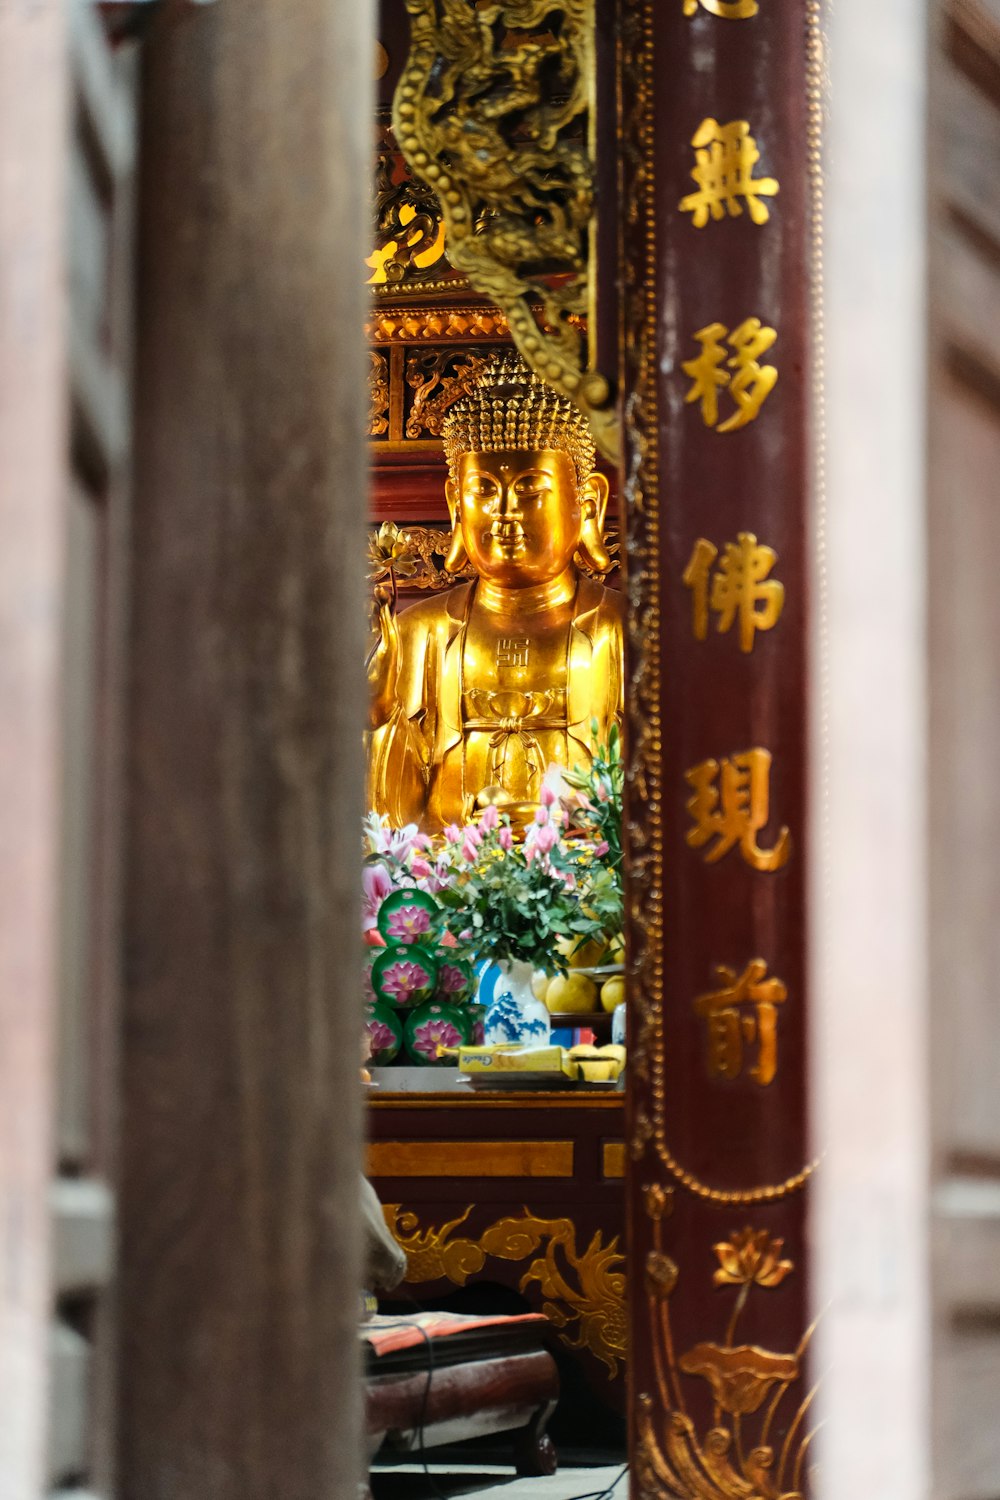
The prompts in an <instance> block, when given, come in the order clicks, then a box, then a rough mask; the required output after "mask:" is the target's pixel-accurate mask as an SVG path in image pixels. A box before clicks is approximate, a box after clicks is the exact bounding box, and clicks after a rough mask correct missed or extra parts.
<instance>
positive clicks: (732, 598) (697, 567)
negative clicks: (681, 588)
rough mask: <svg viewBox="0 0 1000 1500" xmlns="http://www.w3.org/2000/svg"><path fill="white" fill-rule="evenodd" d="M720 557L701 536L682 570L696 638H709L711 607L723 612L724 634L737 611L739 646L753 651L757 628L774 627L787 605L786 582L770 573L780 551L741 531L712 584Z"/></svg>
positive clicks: (720, 622)
mask: <svg viewBox="0 0 1000 1500" xmlns="http://www.w3.org/2000/svg"><path fill="white" fill-rule="evenodd" d="M718 556H719V550H718V548H717V547H715V546H713V545H712V543H711V542H709V541H706V539H705V538H704V537H703V536H702V537H699V538H698V540H697V541H696V542H695V544H694V551H693V552H692V553H691V561H690V562H689V563H688V565H687V567H686V568H685V569H684V573H683V575H682V576H683V579H684V582H685V583H686V584H687V586H688V588H689V589H690V590H691V594H692V610H693V615H694V620H693V626H694V638H695V640H696V641H703V640H705V639H706V637H707V635H708V613H709V610H710V609H711V610H712V611H713V612H714V613H715V614H717V615H718V617H719V618H718V621H717V628H718V631H719V634H720V635H724V634H725V633H726V631H727V630H729V629H731V627H732V625H733V622H734V621H735V619H736V617H737V615H738V616H739V621H740V650H741V651H752V650H753V643H754V636H755V634H756V632H757V631H758V630H771V629H773V627H774V626H775V625H776V624H777V623H778V617H779V616H780V614H781V611H782V609H783V607H784V603H785V585H784V584H783V583H779V582H778V580H777V579H776V578H769V577H768V574H769V573H770V571H771V569H772V568H773V567H774V565H775V563H776V562H777V561H778V554H777V553H776V552H775V551H774V549H773V548H772V547H762V546H760V545H759V544H758V541H757V538H756V537H755V536H754V534H753V532H752V531H741V532H740V533H739V535H738V536H737V539H736V541H735V542H727V543H726V548H725V551H724V552H723V554H722V558H721V560H720V561H719V563H718V566H717V567H716V569H715V576H714V577H713V578H711V588H710V587H709V580H710V574H711V571H712V564H713V563H714V562H715V560H716V558H717V557H718Z"/></svg>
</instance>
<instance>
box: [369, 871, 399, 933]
mask: <svg viewBox="0 0 1000 1500" xmlns="http://www.w3.org/2000/svg"><path fill="white" fill-rule="evenodd" d="M361 887H362V890H363V892H364V895H363V899H362V903H361V930H362V932H370V931H371V929H372V928H373V927H375V926H376V925H377V923H378V913H379V907H380V906H381V905H382V902H383V901H384V900H385V898H386V896H388V895H390V894H391V893H392V892H393V891H394V890H395V886H394V885H393V881H392V876H391V875H390V874H389V871H388V870H387V869H386V867H385V865H365V867H364V869H363V870H362V872H361Z"/></svg>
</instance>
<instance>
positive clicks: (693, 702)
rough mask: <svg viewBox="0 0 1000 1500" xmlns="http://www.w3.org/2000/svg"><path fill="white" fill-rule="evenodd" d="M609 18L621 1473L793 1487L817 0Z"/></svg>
mask: <svg viewBox="0 0 1000 1500" xmlns="http://www.w3.org/2000/svg"><path fill="white" fill-rule="evenodd" d="M621 21H622V27H623V46H622V54H621V118H620V132H621V140H622V152H623V162H624V194H623V203H624V204H625V206H626V207H625V215H624V226H623V234H624V240H623V259H624V307H623V350H624V356H625V361H624V371H623V380H624V388H625V389H624V395H625V400H624V415H625V423H624V426H625V431H624V449H625V484H624V500H625V510H626V519H627V528H628V575H629V576H628V594H629V603H630V621H629V651H630V660H629V671H628V680H629V691H628V712H629V719H628V730H629V734H628V756H629V780H628V827H627V832H628V841H629V876H630V895H629V902H628V904H629V917H630V929H629V930H630V937H629V952H630V981H629V982H630V991H629V993H630V1007H631V1010H630V1018H629V1024H630V1037H629V1041H630V1100H629V1116H630V1122H629V1126H628V1135H629V1141H630V1151H631V1157H632V1163H633V1166H632V1170H631V1173H630V1187H629V1201H630V1207H629V1214H630V1232H631V1238H630V1247H631V1255H632V1261H631V1288H632V1331H631V1344H630V1360H631V1366H630V1381H631V1388H632V1452H633V1479H634V1485H635V1489H634V1493H635V1494H637V1495H638V1496H643V1497H645V1496H648V1497H650V1500H652V1497H653V1496H660V1495H663V1494H664V1493H669V1494H676V1495H682V1496H685V1497H686V1496H688V1495H691V1496H693V1495H695V1494H709V1493H712V1494H716V1493H718V1494H723V1493H725V1494H734V1495H735V1494H743V1493H750V1492H751V1491H752V1492H753V1493H755V1494H756V1493H760V1492H764V1491H765V1490H766V1491H767V1492H768V1493H770V1491H771V1486H772V1485H774V1486H776V1490H777V1492H780V1493H782V1494H785V1493H789V1492H796V1493H798V1492H799V1491H800V1489H801V1488H802V1484H803V1483H804V1476H805V1475H806V1474H807V1472H808V1469H809V1467H810V1464H811V1460H810V1458H809V1441H810V1435H811V1432H812V1428H813V1423H812V1421H811V1419H810V1417H809V1403H810V1397H809V1392H810V1384H811V1382H810V1378H809V1350H808V1343H809V1336H808V1331H807V1328H808V1323H809V1308H810V1303H809V1254H808V1242H807V1238H806V1233H805V1231H806V1201H807V1197H808V1190H809V1184H810V1181H811V1176H812V1166H811V1162H810V1157H811V1154H812V1153H811V1151H810V1144H809V1141H808V1139H807V1128H806V1124H807V1122H806V1111H805V1085H806V1067H805V1046H806V1029H807V1028H806V1021H807V1005H808V1000H807V993H806V940H807V930H806V908H805V877H806V870H807V852H808V849H809V830H808V827H807V819H806V780H805V765H806V696H805V682H806V650H807V639H808V637H807V621H808V598H807V568H806V556H807V553H806V535H807V518H808V499H809V485H808V481H809V467H808V434H809V418H810V410H811V369H812V365H811V361H812V346H811V341H810V324H811V312H812V301H811V298H812V286H811V278H810V263H811V256H812V253H813V237H814V229H815V227H816V222H815V215H816V213H817V206H818V200H817V199H816V197H815V190H816V188H817V187H818V180H817V168H818V147H819V107H820V101H819V88H820V76H819V65H820V55H819V7H818V4H816V3H815V0H790V3H785V4H777V5H776V4H769V3H767V0H762V3H758V0H725V3H723V0H687V3H683V4H682V3H681V0H672V3H670V4H664V3H662V0H622V4H621Z"/></svg>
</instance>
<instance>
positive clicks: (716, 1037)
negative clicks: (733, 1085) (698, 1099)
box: [694, 958, 788, 1087]
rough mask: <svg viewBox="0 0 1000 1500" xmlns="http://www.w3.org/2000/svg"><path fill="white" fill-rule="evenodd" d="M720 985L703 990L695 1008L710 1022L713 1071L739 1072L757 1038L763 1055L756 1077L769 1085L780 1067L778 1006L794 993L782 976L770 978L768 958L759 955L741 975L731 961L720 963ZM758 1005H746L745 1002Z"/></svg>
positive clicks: (730, 1074) (755, 1068)
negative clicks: (745, 1052)
mask: <svg viewBox="0 0 1000 1500" xmlns="http://www.w3.org/2000/svg"><path fill="white" fill-rule="evenodd" d="M715 972H716V974H717V975H718V978H719V983H720V986H721V987H720V988H719V989H718V990H714V991H713V992H712V993H711V994H708V995H699V996H698V998H697V1000H696V1001H695V1002H694V1008H695V1010H696V1012H697V1013H698V1015H699V1016H704V1017H705V1020H706V1022H707V1023H708V1058H707V1062H708V1076H709V1077H710V1078H738V1077H739V1075H740V1074H741V1073H742V1071H743V1049H744V1045H745V1044H748V1045H752V1044H753V1043H754V1042H756V1043H757V1061H756V1062H755V1064H754V1066H753V1067H752V1068H751V1069H750V1077H751V1078H752V1079H753V1080H754V1082H755V1083H759V1084H760V1085H761V1086H762V1087H766V1086H767V1085H768V1084H769V1083H771V1082H772V1080H773V1079H774V1076H775V1074H776V1073H777V1071H778V1011H777V1007H778V1006H779V1005H780V1004H781V1003H782V1002H783V1001H784V1000H786V999H787V998H788V989H787V987H786V986H785V984H784V983H783V982H782V980H780V979H774V978H772V979H765V977H764V976H765V974H766V973H767V964H766V963H765V962H764V960H763V959H762V958H754V959H751V961H750V962H749V963H748V964H747V966H746V968H745V969H744V970H743V973H742V974H741V975H740V976H739V977H738V978H737V975H736V970H735V969H731V968H729V966H728V965H727V964H719V965H717V967H716V971H715ZM741 1005H742V1006H745V1007H747V1006H748V1007H752V1009H750V1010H749V1011H748V1010H744V1011H742V1012H741V1011H740V1010H739V1007H740V1006H741Z"/></svg>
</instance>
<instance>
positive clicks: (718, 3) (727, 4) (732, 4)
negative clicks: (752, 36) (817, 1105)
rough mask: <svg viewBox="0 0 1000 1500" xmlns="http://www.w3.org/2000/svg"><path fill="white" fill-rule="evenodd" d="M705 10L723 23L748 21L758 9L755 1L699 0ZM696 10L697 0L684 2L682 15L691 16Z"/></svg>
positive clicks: (685, 0)
mask: <svg viewBox="0 0 1000 1500" xmlns="http://www.w3.org/2000/svg"><path fill="white" fill-rule="evenodd" d="M701 3H702V5H703V6H704V7H705V9H706V10H707V11H709V12H711V14H712V15H713V16H721V17H722V18H723V20H725V21H748V20H749V19H750V17H751V16H755V15H756V14H757V12H758V10H759V9H760V6H759V5H758V4H757V0H701ZM697 10H698V0H684V14H685V15H686V16H693V15H695V14H696V12H697Z"/></svg>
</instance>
